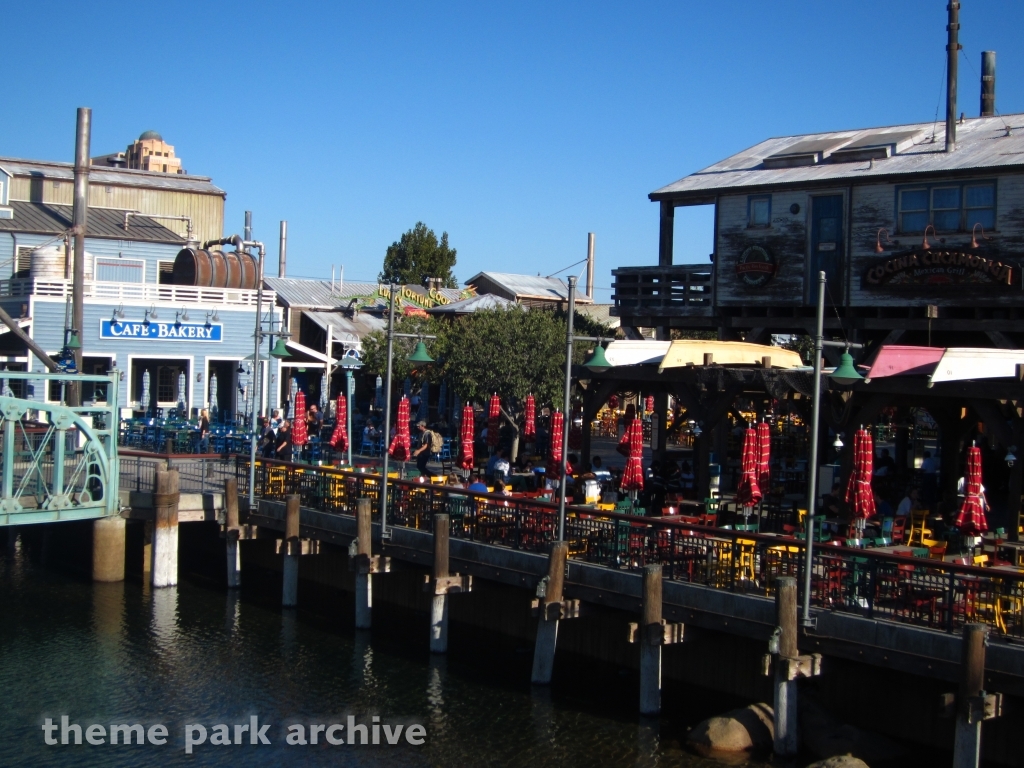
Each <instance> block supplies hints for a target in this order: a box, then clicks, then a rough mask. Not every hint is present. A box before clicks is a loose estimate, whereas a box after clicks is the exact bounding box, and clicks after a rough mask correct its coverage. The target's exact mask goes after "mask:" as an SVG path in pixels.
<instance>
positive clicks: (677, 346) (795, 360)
mask: <svg viewBox="0 0 1024 768" xmlns="http://www.w3.org/2000/svg"><path fill="white" fill-rule="evenodd" d="M704 355H711V361H712V362H713V363H715V364H717V365H760V364H761V359H762V358H764V357H770V358H771V359H772V368H803V367H804V362H803V360H801V359H800V355H799V354H798V353H797V352H794V351H793V350H791V349H783V348H782V347H772V346H768V345H767V344H748V343H747V342H745V341H697V340H692V339H685V340H680V341H673V342H672V345H671V346H670V347H669V348H668V352H666V353H665V357H664V358H663V359H662V361H661V365H660V366H658V372H659V373H660V372H661V371H663V370H665V369H666V368H681V367H683V366H685V365H703V364H704Z"/></svg>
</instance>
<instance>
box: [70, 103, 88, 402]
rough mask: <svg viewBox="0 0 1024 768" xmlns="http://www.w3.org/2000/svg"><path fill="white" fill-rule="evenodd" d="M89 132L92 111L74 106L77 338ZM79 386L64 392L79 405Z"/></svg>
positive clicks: (81, 316)
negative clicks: (75, 123) (75, 119)
mask: <svg viewBox="0 0 1024 768" xmlns="http://www.w3.org/2000/svg"><path fill="white" fill-rule="evenodd" d="M91 132H92V110H91V109H89V107H79V108H78V122H77V125H76V126H75V177H74V178H75V189H74V205H73V207H72V209H71V220H72V223H73V224H74V229H75V262H74V267H73V270H74V271H73V272H72V275H71V326H72V328H73V329H74V330H75V332H76V333H78V334H79V338H83V335H82V331H84V330H85V327H84V325H85V229H86V225H87V223H88V218H89V143H90V134H91ZM65 341H66V339H65ZM75 365H76V368H77V369H78V370H79V371H80V370H82V350H81V349H77V350H75ZM81 397H82V392H81V389H80V387H79V385H73V386H72V387H71V388H70V391H69V392H68V404H69V405H72V406H79V405H81V404H82V400H81Z"/></svg>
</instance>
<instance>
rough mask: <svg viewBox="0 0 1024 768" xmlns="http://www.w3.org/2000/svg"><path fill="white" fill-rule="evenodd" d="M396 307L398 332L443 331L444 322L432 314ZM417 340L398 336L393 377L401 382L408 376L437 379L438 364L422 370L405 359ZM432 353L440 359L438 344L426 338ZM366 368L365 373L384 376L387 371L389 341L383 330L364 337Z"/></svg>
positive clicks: (420, 378)
mask: <svg viewBox="0 0 1024 768" xmlns="http://www.w3.org/2000/svg"><path fill="white" fill-rule="evenodd" d="M399 312H400V310H399V309H398V308H396V310H395V333H422V334H424V335H435V334H438V333H443V332H444V330H445V329H444V327H443V324H442V323H439V322H438V321H437V320H435V319H434V318H432V317H422V316H417V315H404V314H399ZM415 346H416V339H395V343H394V351H393V354H392V357H391V380H392V382H393V383H394V382H398V383H399V384H401V383H402V382H404V381H405V380H406V379H407V378H416V379H419V380H421V381H422V380H434V379H436V378H437V368H436V366H433V365H430V366H427V367H425V368H422V369H416V368H413V366H412V365H411V364H410V363H409V361H408V360H406V358H407V357H408V356H409V355H411V354H412V351H413V348H414V347H415ZM427 347H428V349H429V350H430V356H431V357H433V358H435V359H437V348H438V345H437V343H436V342H434V341H429V340H428V341H427ZM362 352H363V370H364V371H365V372H366V373H370V374H376V375H378V376H384V375H385V374H386V373H387V364H388V358H387V355H388V341H387V336H386V335H385V333H384V331H374V332H373V333H370V334H367V335H366V337H365V338H364V339H363V350H362Z"/></svg>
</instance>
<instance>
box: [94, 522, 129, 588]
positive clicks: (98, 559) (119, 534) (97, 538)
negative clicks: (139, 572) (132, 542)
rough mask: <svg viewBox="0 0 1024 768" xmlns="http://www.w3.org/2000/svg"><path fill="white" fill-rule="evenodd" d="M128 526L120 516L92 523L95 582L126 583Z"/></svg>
mask: <svg viewBox="0 0 1024 768" xmlns="http://www.w3.org/2000/svg"><path fill="white" fill-rule="evenodd" d="M126 524H127V521H126V520H125V519H124V518H123V517H121V516H120V515H115V516H114V517H101V518H98V519H96V520H93V521H92V580H93V581H124V549H125V547H124V542H125V526H126Z"/></svg>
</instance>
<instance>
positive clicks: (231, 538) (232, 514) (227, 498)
mask: <svg viewBox="0 0 1024 768" xmlns="http://www.w3.org/2000/svg"><path fill="white" fill-rule="evenodd" d="M240 530H241V525H240V524H239V522H238V481H237V480H235V479H234V478H233V477H232V478H228V479H227V480H225V481H224V541H225V547H226V550H227V575H228V589H238V588H239V587H241V586H242V551H241V547H239V545H238V538H239V531H240Z"/></svg>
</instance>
